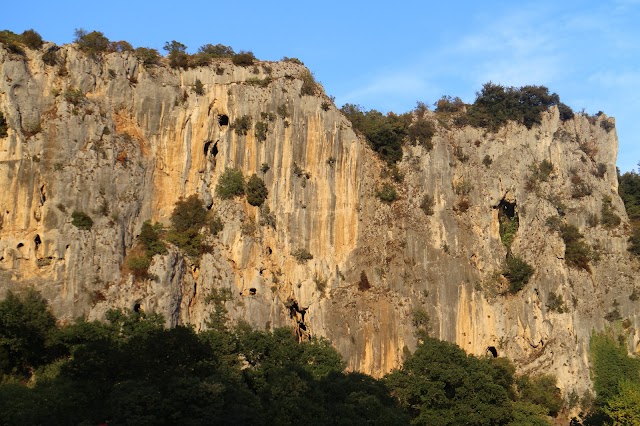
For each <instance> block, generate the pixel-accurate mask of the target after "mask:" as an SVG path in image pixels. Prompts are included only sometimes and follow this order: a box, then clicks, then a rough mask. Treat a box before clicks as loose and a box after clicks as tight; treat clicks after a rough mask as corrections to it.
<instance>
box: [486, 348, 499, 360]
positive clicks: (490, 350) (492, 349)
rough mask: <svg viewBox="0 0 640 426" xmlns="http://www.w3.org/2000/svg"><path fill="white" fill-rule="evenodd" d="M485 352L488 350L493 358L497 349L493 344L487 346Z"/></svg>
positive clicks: (495, 356)
mask: <svg viewBox="0 0 640 426" xmlns="http://www.w3.org/2000/svg"><path fill="white" fill-rule="evenodd" d="M487 352H490V353H491V356H493V357H494V358H498V350H497V349H496V347H495V346H489V347H488V348H487Z"/></svg>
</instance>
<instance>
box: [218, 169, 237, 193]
mask: <svg viewBox="0 0 640 426" xmlns="http://www.w3.org/2000/svg"><path fill="white" fill-rule="evenodd" d="M216 194H217V195H218V197H220V198H222V199H223V200H228V199H230V198H233V197H238V196H242V195H244V176H243V175H242V171H241V170H238V169H230V168H227V169H225V171H224V173H223V174H222V175H221V176H220V179H219V180H218V185H217V186H216Z"/></svg>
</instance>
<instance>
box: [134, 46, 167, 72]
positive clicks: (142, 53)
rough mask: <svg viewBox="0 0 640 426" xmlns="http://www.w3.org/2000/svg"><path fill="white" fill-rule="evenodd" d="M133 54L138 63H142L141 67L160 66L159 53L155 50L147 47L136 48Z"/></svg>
mask: <svg viewBox="0 0 640 426" xmlns="http://www.w3.org/2000/svg"><path fill="white" fill-rule="evenodd" d="M133 54H134V55H135V57H136V58H138V60H139V61H142V65H144V66H145V67H151V66H154V65H159V64H160V59H161V58H162V56H160V53H158V51H157V50H156V49H150V48H148V47H138V48H137V49H136V50H134V51H133Z"/></svg>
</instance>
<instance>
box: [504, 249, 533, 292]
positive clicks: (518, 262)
mask: <svg viewBox="0 0 640 426" xmlns="http://www.w3.org/2000/svg"><path fill="white" fill-rule="evenodd" d="M533 273H534V269H533V267H532V266H531V265H529V264H528V263H527V262H525V261H524V260H522V259H521V258H519V257H518V256H513V255H512V256H509V257H507V261H506V263H505V268H504V270H503V272H502V275H503V276H504V277H505V278H506V279H508V280H509V292H510V293H511V294H516V293H517V292H519V291H520V290H522V289H523V288H524V286H525V285H527V283H528V282H529V280H530V279H531V276H532V275H533Z"/></svg>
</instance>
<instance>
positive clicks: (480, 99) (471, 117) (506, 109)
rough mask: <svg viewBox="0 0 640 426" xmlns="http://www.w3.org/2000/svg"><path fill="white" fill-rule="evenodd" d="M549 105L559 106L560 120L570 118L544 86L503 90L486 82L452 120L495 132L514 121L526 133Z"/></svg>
mask: <svg viewBox="0 0 640 426" xmlns="http://www.w3.org/2000/svg"><path fill="white" fill-rule="evenodd" d="M553 105H558V106H559V108H560V109H561V118H562V119H563V120H566V119H569V118H570V116H572V112H570V108H569V107H567V106H566V105H564V104H561V103H560V98H559V97H558V95H557V94H555V93H551V94H550V93H549V89H548V88H546V87H544V86H523V87H520V88H515V87H506V88H505V87H504V86H501V85H499V84H493V83H492V82H489V83H486V84H485V85H484V86H482V90H481V91H480V92H478V93H477V94H476V100H475V102H474V103H473V105H470V106H469V107H468V109H467V113H466V114H464V115H461V116H458V117H456V123H457V124H458V125H470V126H473V127H483V128H486V129H488V130H490V131H496V130H498V129H499V128H500V127H502V126H504V125H505V124H506V123H507V122H509V121H515V122H516V123H519V124H523V125H525V126H526V127H527V128H528V129H530V128H532V127H533V126H534V125H537V124H540V123H541V118H540V116H541V113H542V112H544V111H546V110H547V109H549V107H551V106H553ZM560 105H562V106H560Z"/></svg>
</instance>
